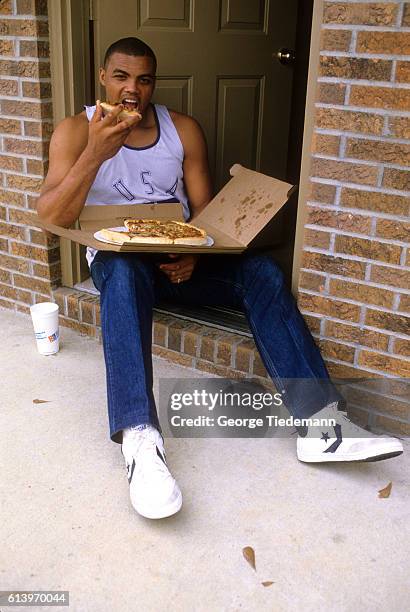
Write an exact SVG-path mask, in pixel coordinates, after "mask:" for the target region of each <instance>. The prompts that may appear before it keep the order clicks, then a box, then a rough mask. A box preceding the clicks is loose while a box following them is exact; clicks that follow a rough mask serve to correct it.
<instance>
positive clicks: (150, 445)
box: [131, 429, 172, 478]
mask: <svg viewBox="0 0 410 612" xmlns="http://www.w3.org/2000/svg"><path fill="white" fill-rule="evenodd" d="M134 431H135V432H136V433H138V435H136V436H133V438H134V444H135V443H136V442H137V447H136V448H134V451H133V453H132V456H133V457H134V459H137V455H139V456H140V457H142V465H143V466H145V464H146V463H147V462H149V465H150V469H151V471H152V470H153V471H155V472H160V473H162V474H163V475H164V476H170V477H171V478H172V476H171V474H170V472H169V470H168V468H167V466H166V465H165V463H164V462H163V461H162V459H160V457H158V455H157V442H156V440H155V439H154V438H153V436H152V431H150V430H149V429H142V430H139V431H138V430H134ZM131 435H132V434H131ZM142 447H144V449H143V448H142ZM144 450H145V452H144ZM160 452H161V450H160ZM161 454H163V453H161ZM152 455H153V456H154V461H152ZM144 471H145V470H144Z"/></svg>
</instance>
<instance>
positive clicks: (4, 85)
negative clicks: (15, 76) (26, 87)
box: [0, 78, 19, 96]
mask: <svg viewBox="0 0 410 612" xmlns="http://www.w3.org/2000/svg"><path fill="white" fill-rule="evenodd" d="M18 91H19V87H18V81H13V80H12V79H4V78H0V95H1V96H18Z"/></svg>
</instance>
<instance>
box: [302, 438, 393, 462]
mask: <svg viewBox="0 0 410 612" xmlns="http://www.w3.org/2000/svg"><path fill="white" fill-rule="evenodd" d="M402 453H403V447H402V445H401V443H400V442H399V441H397V442H396V443H389V444H386V445H385V446H384V448H383V447H382V448H380V450H379V451H378V452H377V453H369V449H367V450H366V449H363V450H362V451H357V452H356V453H340V454H338V455H331V454H330V453H320V454H317V453H311V454H309V453H306V452H304V451H303V450H299V449H297V457H298V459H299V461H302V462H304V463H337V462H339V463H341V462H345V463H346V462H352V461H366V462H370V461H383V460H384V459H391V458H392V457H398V456H399V455H401V454H402Z"/></svg>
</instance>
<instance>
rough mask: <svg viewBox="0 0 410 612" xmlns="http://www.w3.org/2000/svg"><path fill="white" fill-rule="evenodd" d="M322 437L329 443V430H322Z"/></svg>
mask: <svg viewBox="0 0 410 612" xmlns="http://www.w3.org/2000/svg"><path fill="white" fill-rule="evenodd" d="M320 439H321V440H324V441H325V442H326V444H327V441H328V440H329V434H328V433H327V431H326V432H325V433H324V432H323V431H322V437H321V438H320Z"/></svg>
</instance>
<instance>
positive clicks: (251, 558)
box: [242, 546, 256, 572]
mask: <svg viewBox="0 0 410 612" xmlns="http://www.w3.org/2000/svg"><path fill="white" fill-rule="evenodd" d="M242 553H243V556H244V557H245V559H246V561H247V562H248V563H249V565H250V566H251V567H252V568H253V569H254V570H255V572H256V563H255V551H254V550H253V548H252V546H245V548H243V549H242Z"/></svg>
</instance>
